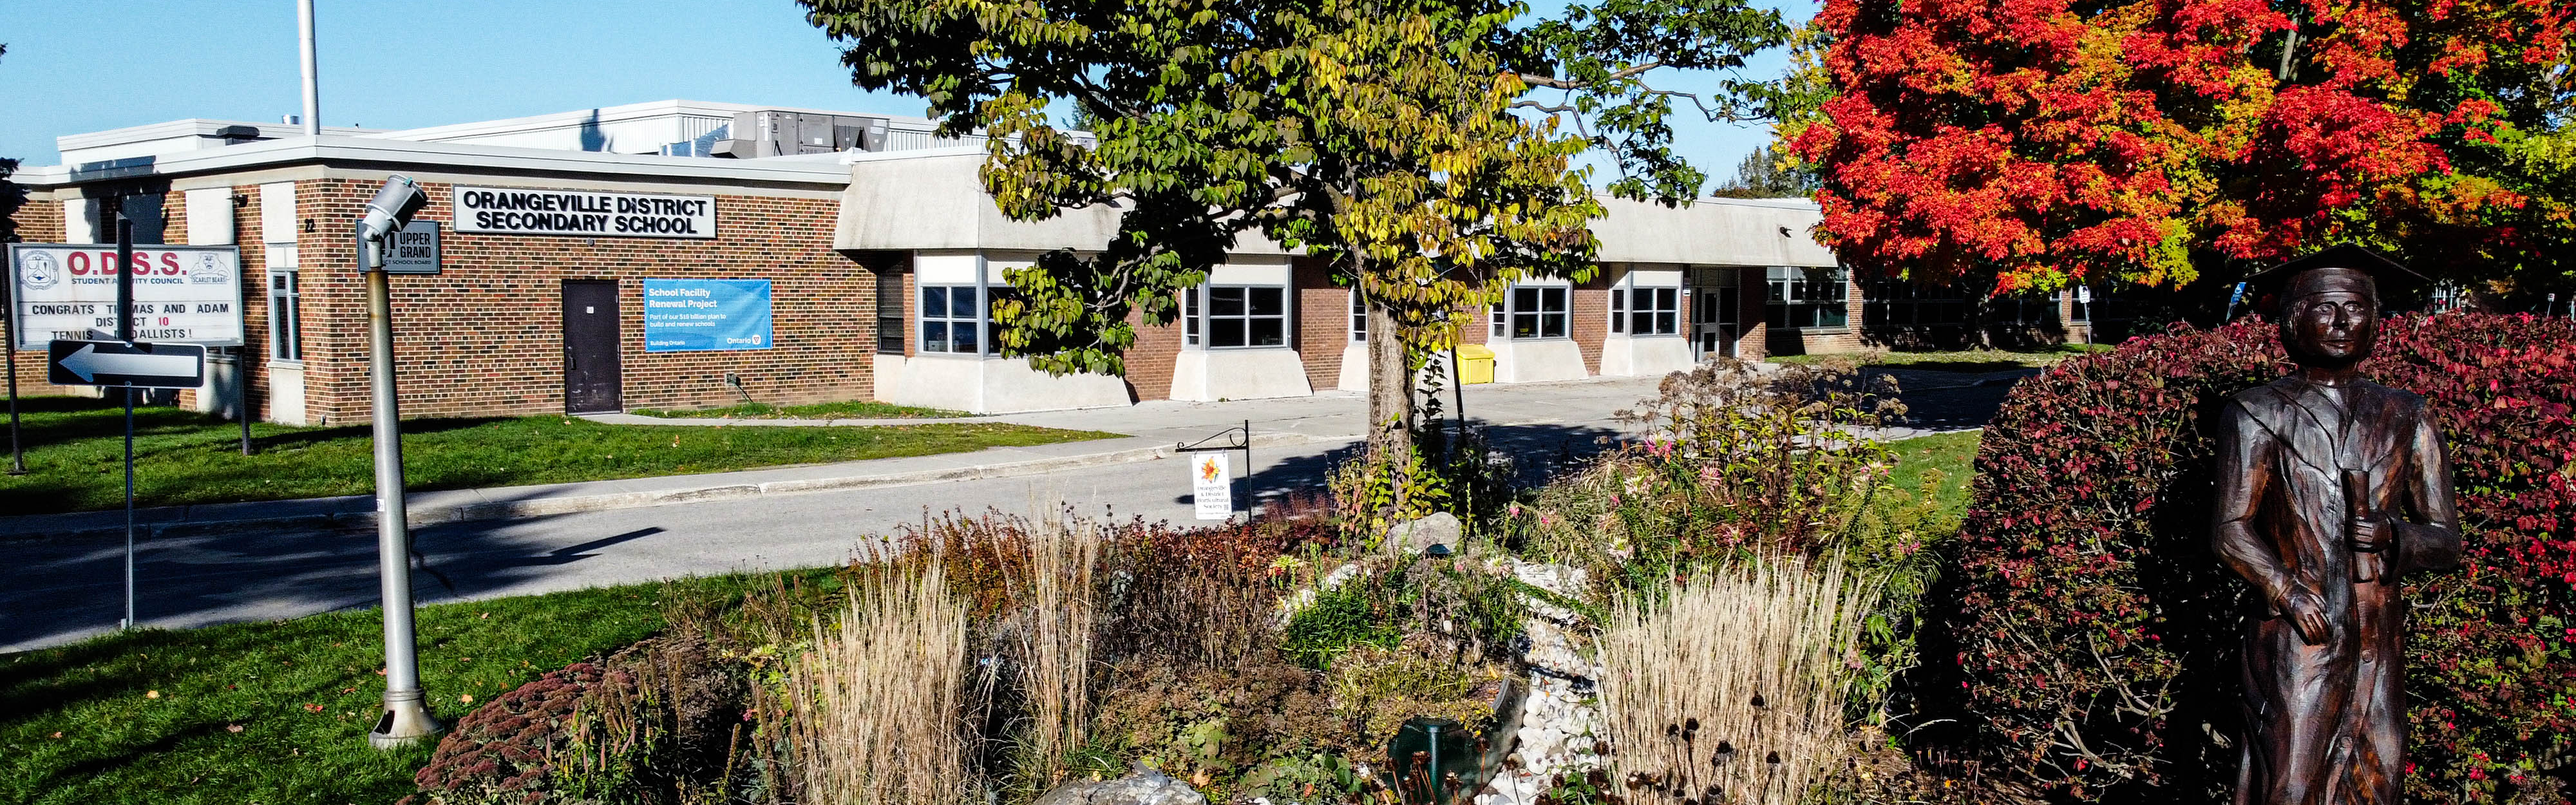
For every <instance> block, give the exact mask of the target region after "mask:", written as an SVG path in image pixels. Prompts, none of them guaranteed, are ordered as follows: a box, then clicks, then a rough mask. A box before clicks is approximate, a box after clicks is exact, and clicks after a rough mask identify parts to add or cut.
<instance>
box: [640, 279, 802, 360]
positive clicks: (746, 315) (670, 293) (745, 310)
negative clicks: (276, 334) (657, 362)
mask: <svg viewBox="0 0 2576 805" xmlns="http://www.w3.org/2000/svg"><path fill="white" fill-rule="evenodd" d="M769 324H770V315H769V281H768V280H657V279H647V280H645V281H644V351H646V352H710V351H716V350H728V349H768V348H769V345H770V344H771V343H772V339H771V338H770V332H769Z"/></svg>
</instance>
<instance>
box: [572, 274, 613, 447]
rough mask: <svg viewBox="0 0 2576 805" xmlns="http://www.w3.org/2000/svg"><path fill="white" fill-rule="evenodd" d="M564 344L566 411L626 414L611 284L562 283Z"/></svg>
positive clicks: (589, 282) (580, 281) (582, 281)
mask: <svg viewBox="0 0 2576 805" xmlns="http://www.w3.org/2000/svg"><path fill="white" fill-rule="evenodd" d="M563 344H564V413H568V414H595V413H601V412H610V411H622V410H625V408H626V397H625V393H624V390H623V388H622V385H621V378H622V372H623V369H622V368H621V366H620V365H619V362H618V354H617V282H616V281H615V280H564V284H563Z"/></svg>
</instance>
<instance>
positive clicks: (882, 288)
mask: <svg viewBox="0 0 2576 805" xmlns="http://www.w3.org/2000/svg"><path fill="white" fill-rule="evenodd" d="M877 351H878V352H884V353H890V354H895V355H901V354H903V275H901V274H878V275H877Z"/></svg>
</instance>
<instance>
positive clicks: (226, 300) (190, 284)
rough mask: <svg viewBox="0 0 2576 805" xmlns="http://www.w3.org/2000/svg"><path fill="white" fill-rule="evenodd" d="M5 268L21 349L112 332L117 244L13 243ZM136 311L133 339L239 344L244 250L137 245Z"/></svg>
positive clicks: (13, 317)
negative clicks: (7, 273)
mask: <svg viewBox="0 0 2576 805" xmlns="http://www.w3.org/2000/svg"><path fill="white" fill-rule="evenodd" d="M9 268H10V271H9V274H10V276H9V282H10V287H9V291H10V293H9V307H10V310H9V315H10V317H11V318H12V319H14V321H13V324H14V325H15V329H14V332H15V333H16V335H17V337H18V348H19V349H24V350H39V349H44V348H45V345H46V344H47V343H48V342H51V341H55V340H78V339H84V338H88V337H89V331H90V330H92V329H98V330H105V331H108V332H115V331H116V247H115V246H114V245H98V244H59V243H12V244H9ZM133 315H134V339H135V340H137V341H156V342H162V343H177V344H196V345H199V346H209V347H237V346H241V343H242V305H241V250H240V249H239V248H236V247H232V246H164V245H160V244H149V245H141V246H136V247H134V314H133Z"/></svg>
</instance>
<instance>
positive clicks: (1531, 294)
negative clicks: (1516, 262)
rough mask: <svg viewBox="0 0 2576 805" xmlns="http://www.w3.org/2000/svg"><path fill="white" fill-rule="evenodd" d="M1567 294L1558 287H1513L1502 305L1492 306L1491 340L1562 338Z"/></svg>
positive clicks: (1563, 335) (1504, 296) (1566, 308)
mask: <svg viewBox="0 0 2576 805" xmlns="http://www.w3.org/2000/svg"><path fill="white" fill-rule="evenodd" d="M1569 293H1571V291H1570V290H1569V289H1567V288H1564V287H1562V286H1559V287H1529V286H1513V288H1512V290H1511V292H1510V293H1507V294H1504V295H1503V303H1502V304H1499V305H1495V306H1494V315H1493V328H1494V329H1493V336H1494V337H1495V338H1564V337H1565V329H1566V328H1565V325H1566V319H1567V318H1568V315H1569V314H1568V312H1567V310H1568V307H1567V304H1566V297H1567V295H1568V294H1569Z"/></svg>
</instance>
